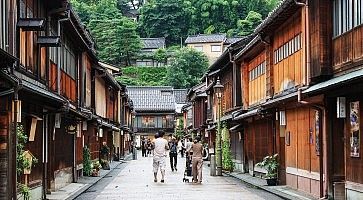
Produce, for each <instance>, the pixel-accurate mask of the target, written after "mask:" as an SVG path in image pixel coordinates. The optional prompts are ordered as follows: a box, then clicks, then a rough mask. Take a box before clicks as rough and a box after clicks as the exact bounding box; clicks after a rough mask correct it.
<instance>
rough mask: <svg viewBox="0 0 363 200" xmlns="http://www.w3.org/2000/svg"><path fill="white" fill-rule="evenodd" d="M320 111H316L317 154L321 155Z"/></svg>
mask: <svg viewBox="0 0 363 200" xmlns="http://www.w3.org/2000/svg"><path fill="white" fill-rule="evenodd" d="M319 137H320V113H319V111H315V154H316V155H317V156H319V155H320V139H319Z"/></svg>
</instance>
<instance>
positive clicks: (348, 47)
mask: <svg viewBox="0 0 363 200" xmlns="http://www.w3.org/2000/svg"><path fill="white" fill-rule="evenodd" d="M362 60H363V25H361V26H358V27H355V28H354V29H352V30H350V31H348V32H346V33H344V34H342V35H340V36H338V37H336V38H334V39H333V66H334V71H336V72H338V71H342V70H345V69H349V68H351V67H354V66H355V65H354V64H353V63H356V62H358V61H362Z"/></svg>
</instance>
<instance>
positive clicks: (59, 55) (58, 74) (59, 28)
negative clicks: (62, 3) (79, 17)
mask: <svg viewBox="0 0 363 200" xmlns="http://www.w3.org/2000/svg"><path fill="white" fill-rule="evenodd" d="M66 12H67V17H66V18H64V19H59V20H58V27H57V28H58V30H57V31H58V36H59V37H60V38H61V23H62V22H65V21H68V20H70V19H71V12H70V10H69V9H68V10H66ZM60 48H61V47H60ZM61 50H62V49H59V48H58V64H57V93H58V95H60V76H61ZM62 53H63V51H62Z"/></svg>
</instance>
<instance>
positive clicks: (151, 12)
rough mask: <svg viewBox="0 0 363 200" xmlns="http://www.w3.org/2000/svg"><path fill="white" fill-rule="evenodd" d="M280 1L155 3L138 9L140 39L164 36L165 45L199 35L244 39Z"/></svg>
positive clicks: (175, 0) (165, 0) (162, 0)
mask: <svg viewBox="0 0 363 200" xmlns="http://www.w3.org/2000/svg"><path fill="white" fill-rule="evenodd" d="M279 2H280V0H171V1H170V0H158V1H150V2H148V3H147V4H146V5H145V6H144V7H143V8H142V9H141V18H140V24H139V30H140V34H141V35H142V36H143V37H160V36H165V37H166V38H167V43H168V44H178V43H179V42H180V38H181V37H182V38H185V37H186V36H187V35H191V34H198V33H206V34H211V33H228V35H229V36H236V35H247V34H249V33H251V32H252V31H253V29H254V28H255V26H256V25H257V24H258V23H256V22H260V21H261V20H262V19H263V18H265V17H266V16H267V14H268V13H269V12H270V11H272V9H274V8H275V7H276V6H277V5H278V3H279Z"/></svg>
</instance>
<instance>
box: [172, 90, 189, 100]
mask: <svg viewBox="0 0 363 200" xmlns="http://www.w3.org/2000/svg"><path fill="white" fill-rule="evenodd" d="M174 97H175V103H186V101H187V89H174Z"/></svg>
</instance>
